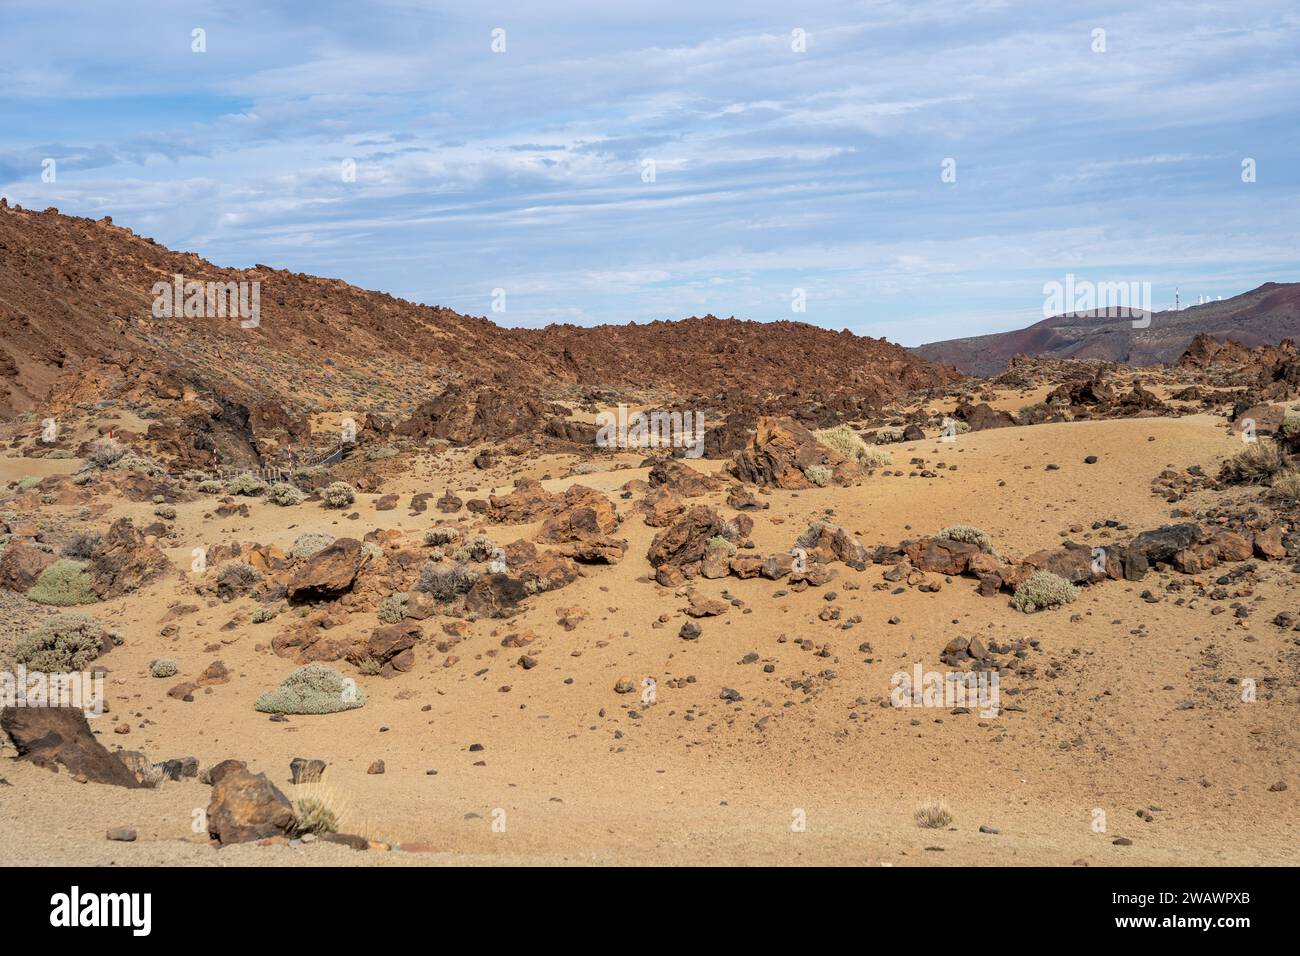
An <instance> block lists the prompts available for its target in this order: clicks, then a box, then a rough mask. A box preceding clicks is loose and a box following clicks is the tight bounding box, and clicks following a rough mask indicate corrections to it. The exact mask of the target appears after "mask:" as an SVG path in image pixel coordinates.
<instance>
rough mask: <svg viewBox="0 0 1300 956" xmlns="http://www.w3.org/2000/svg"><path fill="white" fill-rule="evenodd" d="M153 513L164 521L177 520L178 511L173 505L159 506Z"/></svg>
mask: <svg viewBox="0 0 1300 956" xmlns="http://www.w3.org/2000/svg"><path fill="white" fill-rule="evenodd" d="M153 513H154V514H156V515H157V516H158V517H159V518H162V519H163V520H164V521H175V520H176V509H175V508H173V507H172V506H171V505H159V506H158V507H157V508H154V509H153Z"/></svg>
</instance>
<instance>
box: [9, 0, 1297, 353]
mask: <svg viewBox="0 0 1300 956" xmlns="http://www.w3.org/2000/svg"><path fill="white" fill-rule="evenodd" d="M1053 6H1055V5H1053ZM3 16H4V18H5V22H4V29H2V30H0V124H3V126H4V128H5V130H6V136H5V142H4V145H3V146H2V147H0V193H3V194H4V195H6V196H7V197H8V198H9V199H10V200H11V201H17V202H20V203H22V204H24V205H29V206H35V207H41V208H43V207H45V206H49V205H54V206H58V207H59V208H60V209H62V210H64V211H65V212H71V213H78V214H84V215H93V216H100V215H105V214H111V215H113V216H114V217H115V218H117V219H118V221H120V222H123V223H126V224H129V225H132V226H133V227H135V228H137V229H138V230H139V231H141V232H144V233H146V234H149V235H152V236H153V237H154V238H156V239H157V240H158V241H160V242H163V243H165V244H167V245H170V246H173V247H177V248H183V249H194V250H195V251H197V252H199V253H201V254H203V255H205V256H208V257H210V258H213V259H215V260H216V261H219V262H222V263H228V264H232V265H246V264H251V263H253V262H268V263H271V264H274V265H277V266H283V267H287V268H292V269H294V270H298V271H308V272H316V273H320V274H323V275H331V276H338V277H340V278H344V279H347V280H349V281H352V282H355V283H357V284H359V285H362V286H365V287H368V288H379V289H386V290H388V291H391V292H393V293H394V294H398V295H403V296H406V297H410V298H416V299H420V300H423V301H427V302H431V303H439V304H445V305H449V306H452V307H453V308H457V309H461V310H464V311H467V312H473V313H476V314H481V313H483V312H486V311H487V310H488V308H489V306H488V302H489V299H490V296H491V290H492V289H493V288H497V287H502V288H506V289H507V290H508V291H509V292H510V295H509V298H508V302H509V311H508V312H507V313H505V314H497V315H494V316H493V317H494V318H496V319H498V320H499V321H504V322H507V323H510V324H526V325H536V324H541V323H544V322H546V321H576V322H625V321H628V320H632V319H636V320H645V319H654V318H674V317H679V316H681V315H683V314H687V313H690V312H702V311H713V312H715V313H720V314H728V315H729V314H736V315H741V316H744V317H748V318H757V319H778V318H792V317H793V318H800V319H804V320H806V321H811V322H815V323H819V324H823V325H826V326H828V327H832V328H851V329H854V330H855V331H859V332H863V333H868V334H886V335H888V336H889V337H891V338H894V339H897V340H901V341H903V342H905V343H907V344H917V343H919V342H922V341H926V340H931V339H934V338H941V337H946V336H951V335H966V334H974V333H977V332H984V331H994V330H997V329H1002V328H1010V327H1014V326H1016V325H1019V324H1023V323H1024V322H1025V321H1027V320H1028V321H1032V320H1033V317H1034V316H1035V315H1038V314H1041V313H1040V308H1041V291H1040V290H1041V286H1042V284H1043V282H1045V281H1048V280H1050V279H1055V278H1059V277H1060V276H1062V275H1064V274H1065V273H1066V272H1074V273H1076V274H1083V273H1085V272H1086V273H1088V274H1089V275H1091V276H1093V277H1095V278H1097V279H1099V280H1100V279H1114V280H1120V279H1130V280H1146V281H1152V282H1154V283H1155V284H1156V294H1157V298H1159V297H1160V295H1161V288H1160V287H1161V284H1162V283H1164V284H1167V285H1168V286H1169V289H1170V290H1171V289H1172V286H1173V285H1174V284H1179V285H1180V286H1181V287H1182V288H1183V289H1185V290H1186V289H1191V290H1193V291H1194V292H1203V293H1205V294H1213V295H1230V294H1233V293H1236V292H1240V291H1243V290H1244V289H1246V288H1249V287H1251V286H1253V285H1255V284H1258V283H1259V282H1262V281H1265V280H1267V279H1278V280H1294V279H1296V278H1298V277H1300V276H1298V275H1297V271H1298V270H1297V263H1298V262H1300V255H1297V253H1296V252H1295V250H1296V248H1297V246H1298V243H1297V239H1298V238H1300V227H1298V226H1297V225H1296V223H1297V216H1296V213H1297V212H1298V211H1300V208H1297V207H1298V206H1300V199H1298V193H1297V186H1300V172H1297V170H1298V169H1300V165H1298V164H1297V152H1298V148H1297V136H1298V134H1297V123H1296V115H1295V113H1296V108H1295V105H1294V104H1295V103H1297V102H1300V64H1297V63H1296V62H1295V58H1294V51H1295V49H1297V47H1300V43H1297V41H1298V40H1300V15H1298V14H1297V13H1296V11H1295V9H1294V5H1293V4H1291V3H1289V2H1287V0H1272V2H1269V0H1257V2H1247V3H1243V4H1237V5H1235V6H1233V7H1232V8H1231V9H1224V10H1217V9H1215V8H1213V7H1212V6H1209V5H1205V4H1202V3H1197V2H1183V3H1178V2H1175V3H1171V4H1164V5H1161V6H1160V7H1159V8H1158V9H1151V10H1140V9H1133V7H1132V5H1131V4H1128V3H1121V2H1118V0H1114V2H1093V3H1086V4H1082V5H1073V6H1071V7H1069V8H1060V9H1053V8H1052V7H1050V6H1045V5H1041V4H1034V3H1030V2H1011V0H1007V2H995V0H986V2H981V0H972V2H962V0H928V2H907V3H904V2H901V0H900V2H897V3H891V2H863V3H856V4H826V5H824V6H822V5H817V4H814V5H812V6H811V7H806V8H803V9H801V10H800V11H799V12H798V13H797V14H794V13H792V12H791V9H790V8H789V5H788V4H776V3H774V2H766V0H763V2H757V3H755V2H749V3H745V4H741V3H734V4H729V3H723V4H699V3H695V2H692V3H687V2H685V0H667V2H663V3H656V4H654V5H653V8H646V7H643V6H640V5H630V6H626V7H623V6H621V5H610V4H607V3H603V2H597V0H575V2H570V3H566V4H565V5H564V8H563V10H561V11H555V10H549V9H543V8H541V7H540V6H539V5H536V4H531V3H525V2H522V0H518V2H508V3H494V4H490V5H487V6H485V7H483V8H482V9H480V8H479V7H477V6H476V7H467V6H465V5H461V4H451V3H443V2H425V0H386V2H376V3H357V2H355V0H348V2H343V0H313V2H307V0H289V2H285V3H280V4H275V5H269V9H268V5H263V4H254V3H252V2H242V0H207V2H195V3H187V4H183V5H164V6H162V7H161V8H160V5H158V4H157V3H156V2H152V0H149V2H145V0H127V2H122V3H117V4H113V5H105V4H100V3H96V2H91V0H85V2H78V3H72V4H70V5H61V6H59V7H58V8H57V9H56V8H51V7H49V5H48V4H46V3H42V2H38V0H9V2H7V3H6V5H5V10H4V13H3ZM496 29H503V30H504V31H505V33H504V43H505V51H504V52H499V53H498V52H494V51H493V42H494V35H493V31H494V30H496ZM1099 29H1100V30H1104V31H1105V36H1104V44H1105V51H1104V52H1097V51H1096V47H1097V46H1098V41H1097V37H1096V35H1095V34H1094V31H1096V30H1099ZM195 30H203V31H205V33H204V39H205V42H206V52H203V53H195V52H192V49H191V47H192V43H193V39H192V37H193V35H194V34H193V31H195ZM796 31H802V33H797V32H796ZM499 36H500V35H498V37H499ZM49 158H53V159H54V160H55V161H56V163H57V178H56V179H55V180H54V181H52V182H46V181H43V180H42V177H41V174H42V162H43V160H45V159H49ZM1248 158H1249V159H1253V160H1254V162H1255V165H1256V169H1257V178H1256V181H1255V182H1251V183H1247V182H1243V180H1242V175H1241V173H1242V167H1241V164H1242V161H1243V160H1245V159H1248ZM949 159H951V160H953V161H954V162H955V167H953V168H954V169H955V173H956V176H955V181H951V182H949V181H945V179H944V178H943V177H942V176H941V173H942V171H943V168H944V167H943V163H944V162H945V160H949ZM345 163H350V164H351V166H350V167H347V168H351V169H354V170H355V175H354V176H347V175H345V174H344V170H345ZM794 288H801V289H803V290H805V294H806V297H807V302H808V310H807V312H806V313H798V314H796V313H792V312H791V301H792V289H794Z"/></svg>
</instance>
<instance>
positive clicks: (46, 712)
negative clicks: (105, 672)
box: [0, 707, 143, 788]
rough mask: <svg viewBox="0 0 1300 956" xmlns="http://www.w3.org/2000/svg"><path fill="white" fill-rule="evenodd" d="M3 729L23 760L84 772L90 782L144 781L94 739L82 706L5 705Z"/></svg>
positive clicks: (120, 783) (136, 783)
mask: <svg viewBox="0 0 1300 956" xmlns="http://www.w3.org/2000/svg"><path fill="white" fill-rule="evenodd" d="M0 730H3V731H4V732H5V733H6V734H8V735H9V739H10V740H11V741H13V745H14V748H15V749H16V750H17V751H18V757H19V759H21V760H30V761H31V762H32V763H34V764H36V766H38V767H44V768H46V769H47V770H53V771H54V772H55V773H57V772H58V770H59V767H63V768H64V769H65V770H67V771H68V773H70V774H73V775H74V776H75V775H81V776H83V777H85V778H86V779H87V780H89V781H90V782H91V783H106V784H111V785H113V786H116V787H132V788H135V787H140V786H143V784H141V783H140V781H139V780H137V779H136V777H135V774H133V773H132V772H131V770H130V769H129V768H128V767H127V765H126V764H124V763H123V762H122V761H121V760H119V759H118V758H117V757H115V756H114V755H113V754H111V753H109V752H108V749H107V748H106V747H105V746H104V745H103V744H101V743H100V742H99V741H98V740H96V739H95V735H94V734H93V733H91V730H90V723H89V721H87V720H86V715H85V713H84V712H83V711H82V709H81V708H80V707H6V708H5V709H4V711H2V712H0Z"/></svg>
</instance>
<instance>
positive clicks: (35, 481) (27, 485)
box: [18, 477, 41, 491]
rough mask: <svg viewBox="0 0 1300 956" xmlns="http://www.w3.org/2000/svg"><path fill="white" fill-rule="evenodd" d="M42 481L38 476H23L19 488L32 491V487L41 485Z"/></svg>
mask: <svg viewBox="0 0 1300 956" xmlns="http://www.w3.org/2000/svg"><path fill="white" fill-rule="evenodd" d="M40 483H41V479H39V478H36V477H32V478H23V479H22V480H20V481H19V482H18V490H19V491H30V490H31V489H33V488H35V487H36V486H37V485H39V484H40Z"/></svg>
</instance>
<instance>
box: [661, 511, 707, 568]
mask: <svg viewBox="0 0 1300 956" xmlns="http://www.w3.org/2000/svg"><path fill="white" fill-rule="evenodd" d="M725 524H726V523H725V522H724V521H723V520H722V518H721V517H720V516H719V515H718V513H717V512H716V511H714V510H713V509H712V508H710V507H708V506H707V505H696V506H695V507H693V508H691V509H690V510H689V511H688V512H686V514H685V515H684V516H682V518H681V519H679V520H678V521H676V522H674V523H673V524H672V525H670V526H669V527H667V528H665V529H664V530H663V531H660V532H659V533H658V534H657V535H655V536H654V539H653V540H652V541H651V542H650V549H649V551H647V552H646V559H647V560H648V561H649V562H650V564H651V566H652V567H655V568H658V567H660V566H663V565H669V566H672V567H677V568H681V567H684V566H686V565H693V564H696V563H698V562H699V561H701V560H703V558H704V553H705V551H706V550H707V549H708V543H709V539H710V538H713V537H716V536H717V535H720V534H722V531H723V528H724V526H725Z"/></svg>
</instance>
